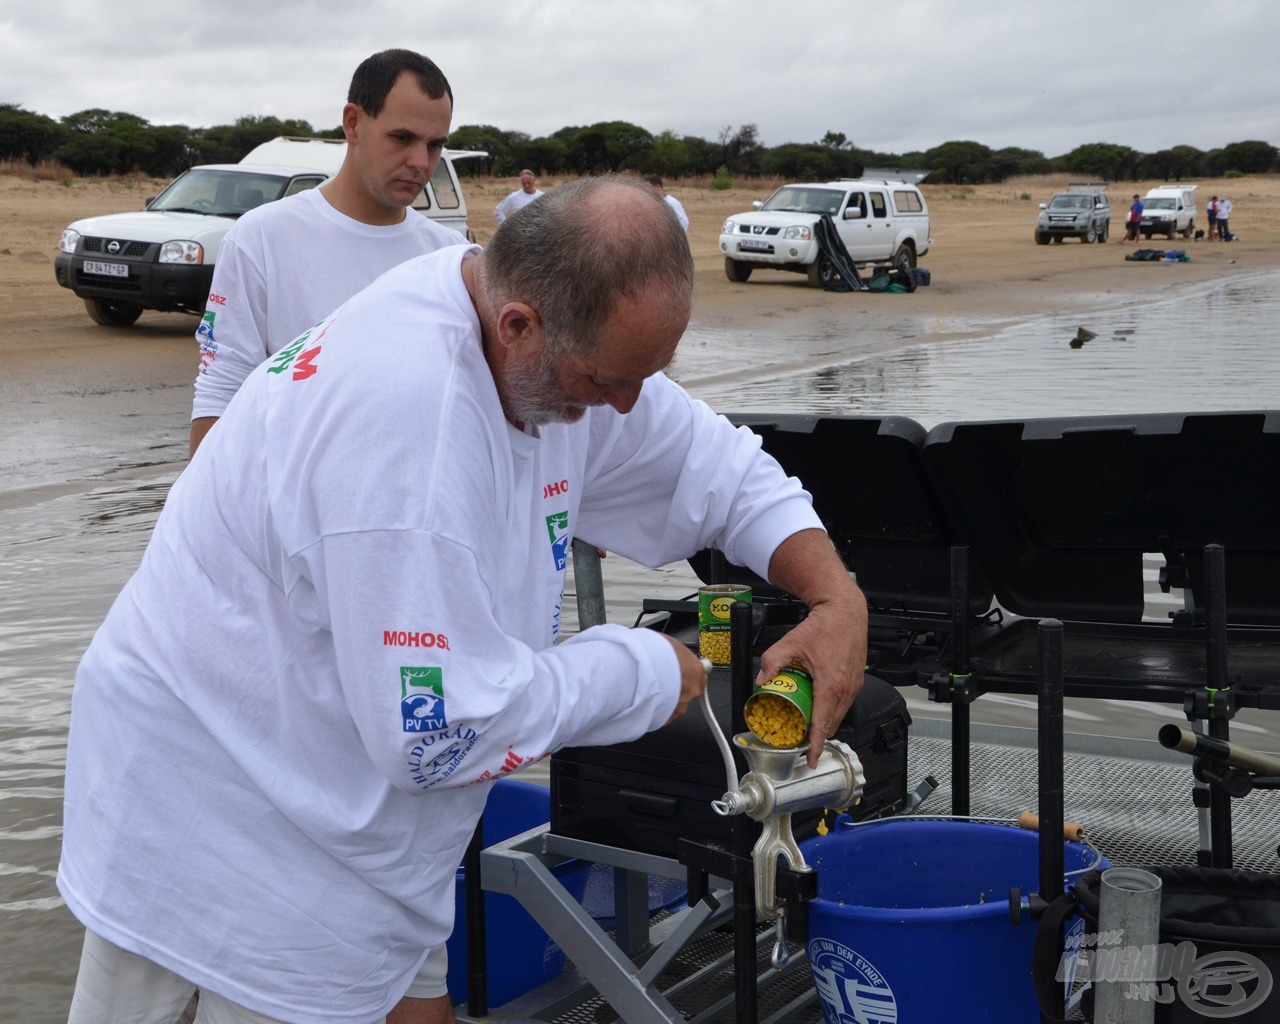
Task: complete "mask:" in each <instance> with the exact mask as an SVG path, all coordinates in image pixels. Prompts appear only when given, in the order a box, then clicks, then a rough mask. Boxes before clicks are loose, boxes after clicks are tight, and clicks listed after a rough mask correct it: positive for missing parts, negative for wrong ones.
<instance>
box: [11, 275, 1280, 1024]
mask: <svg viewBox="0 0 1280 1024" xmlns="http://www.w3.org/2000/svg"><path fill="white" fill-rule="evenodd" d="M1152 269H1153V272H1156V273H1163V272H1164V268H1152ZM910 301H911V300H910V297H909V296H886V297H885V302H886V303H893V302H898V303H903V304H904V305H903V306H901V307H899V310H905V309H907V308H908V307H907V306H906V305H905V304H906V303H909V302H910ZM1278 322H1280V277H1267V278H1259V279H1255V280H1252V281H1242V282H1239V283H1232V284H1226V285H1221V286H1219V287H1216V288H1213V289H1209V290H1204V291H1200V292H1196V293H1192V294H1190V295H1187V296H1184V297H1182V298H1179V299H1176V300H1167V301H1160V302H1157V303H1151V304H1146V305H1141V306H1134V307H1131V308H1126V309H1121V310H1116V311H1112V312H1108V313H1099V314H1094V315H1091V316H1088V317H1077V318H1058V319H1050V320H1042V321H1036V322H1033V323H1030V324H1027V325H1025V326H1021V327H1018V328H1010V329H1003V330H999V331H995V332H992V333H989V334H987V335H985V336H983V337H980V338H973V339H969V340H948V341H946V342H938V343H923V344H922V343H916V342H911V343H909V344H907V343H904V339H907V338H908V337H909V335H910V334H911V331H912V326H911V322H910V320H909V318H908V317H906V316H905V315H902V314H901V313H900V312H898V311H895V310H893V309H892V308H891V307H888V306H886V312H885V314H884V315H883V316H880V315H875V316H872V315H869V314H865V315H861V316H858V317H857V318H856V319H855V318H853V317H850V318H849V320H848V321H847V322H842V321H841V320H840V319H838V318H834V317H833V318H832V319H831V320H830V321H828V322H826V323H823V324H821V325H820V326H819V327H818V328H816V329H814V330H812V331H811V332H809V333H808V334H806V335H804V336H799V337H798V336H794V335H792V334H790V333H788V330H787V325H786V324H784V323H782V322H779V321H777V320H773V321H768V322H766V323H764V324H762V326H761V327H760V329H759V330H758V331H757V332H738V333H734V334H729V333H727V332H725V331H723V330H720V329H717V328H716V327H715V326H714V325H708V324H695V325H694V326H693V328H692V329H691V331H690V334H689V337H688V338H687V340H686V342H685V343H684V344H682V347H681V354H680V357H679V359H678V361H677V363H676V364H675V366H674V367H673V370H672V375H673V376H675V377H676V378H677V379H679V380H681V381H682V382H683V383H685V384H686V386H688V387H689V388H690V390H691V391H693V392H694V393H695V394H696V395H698V396H699V397H701V398H705V399H706V400H708V401H709V402H711V403H712V404H713V405H714V406H716V407H717V408H719V409H722V410H723V411H726V412H747V411H756V412H759V411H769V412H777V411H782V412H795V413H821V414H827V415H834V414H841V413H845V414H854V413H857V414H897V415H906V416H910V417H913V418H915V419H917V420H919V421H920V422H921V423H923V424H925V425H926V426H929V425H932V424H935V423H938V422H941V421H945V420H951V419H994V418H1003V417H1025V416H1050V415H1053V416H1057V415H1092V414H1104V413H1121V412H1123V413H1136V412H1157V411H1183V410H1186V411H1191V410H1210V409H1255V408H1280V373H1277V372H1276V370H1277V358H1276V355H1275V340H1274V338H1273V325H1274V324H1276V323H1278ZM1080 326H1084V327H1086V328H1087V329H1088V330H1090V331H1092V332H1094V333H1095V334H1096V335H1097V337H1096V338H1094V339H1093V340H1091V341H1089V342H1087V343H1085V344H1084V345H1082V346H1081V347H1079V348H1072V347H1071V345H1070V340H1071V339H1072V338H1073V337H1074V336H1075V334H1076V330H1077V328H1078V327H1080ZM974 329H975V325H974V324H972V323H948V322H942V321H939V322H936V323H933V324H929V325H926V327H925V332H926V334H938V335H944V334H949V333H957V334H958V333H966V332H968V333H972V332H973V331H974ZM914 330H915V332H916V335H917V336H918V335H919V333H920V326H919V324H918V323H916V324H915V326H914ZM854 331H856V334H857V337H856V338H853V337H851V336H850V333H849V332H854ZM855 353H860V354H856V355H855ZM161 427H163V424H156V423H148V425H147V429H145V430H139V431H138V432H137V435H136V438H135V439H134V442H133V444H134V446H133V447H132V448H131V449H130V450H128V451H121V452H117V453H115V456H114V457H115V459H116V461H115V463H114V465H115V466H117V467H122V468H124V469H126V470H127V472H123V473H121V474H120V475H119V476H118V477H116V478H113V479H111V480H109V481H103V480H101V479H99V480H98V482H97V483H93V484H85V485H83V486H77V485H65V486H59V487H55V488H49V489H47V490H46V491H45V492H41V493H28V494H25V495H15V494H14V493H8V494H5V493H0V567H2V568H0V1019H3V1020H14V1021H23V1022H25V1024H51V1022H54V1021H58V1020H64V1019H65V1015H66V1006H67V1000H68V999H69V996H70V985H71V981H72V978H73V975H74V970H75V965H76V960H77V957H78V952H79V942H80V935H81V932H80V928H79V926H78V925H77V924H76V923H75V921H74V920H73V919H72V918H71V916H70V914H68V912H67V911H66V909H65V907H63V906H62V904H61V901H60V900H59V898H58V896H57V893H56V890H55V888H54V884H53V877H54V870H55V868H56V864H57V857H58V846H59V839H60V820H61V798H62V764H63V754H64V746H65V740H66V727H67V711H68V705H69V701H68V698H69V695H70V688H71V680H72V678H73V675H74V671H75V667H76V664H77V663H78V661H79V658H80V656H81V654H82V652H83V650H84V648H85V646H86V645H87V643H88V641H89V639H90V637H91V636H92V633H93V631H94V630H95V629H96V628H97V625H98V623H99V622H100V621H101V620H102V618H103V616H104V615H105V613H106V610H107V608H108V607H109V605H110V602H111V601H112V600H113V598H114V597H115V594H116V592H117V591H118V590H119V588H120V587H121V585H122V584H123V583H124V581H125V580H126V579H127V578H128V576H129V574H130V573H131V572H132V571H133V568H134V566H135V565H136V563H137V561H138V558H139V556H140V554H141V551H142V549H143V547H144V546H145V544H146V541H147V538H148V536H149V533H150V530H151V527H152V525H153V523H154V521H155V517H156V515H157V513H158V511H159V508H160V505H161V503H162V501H163V499H164V495H165V493H166V492H167V490H168V488H169V486H170V484H171V483H172V482H173V480H174V478H175V477H176V475H177V473H178V471H179V470H180V469H181V463H180V462H179V461H177V460H180V459H181V458H182V456H183V453H184V452H185V443H184V439H185V429H186V424H185V422H184V420H183V418H182V417H180V416H177V417H175V419H174V422H173V424H172V434H171V435H169V436H170V437H171V438H175V439H177V440H175V441H173V443H172V444H161V445H159V448H160V451H161V454H160V455H159V456H157V454H156V450H157V429H158V428H161ZM75 429H77V430H80V429H81V428H80V427H79V426H77V427H76V428H75ZM81 432H83V431H81ZM161 432H163V431H161ZM30 436H31V437H32V438H35V442H34V443H38V444H40V445H49V446H50V452H49V455H50V457H51V462H52V463H53V464H56V465H58V466H59V467H60V468H61V467H63V466H67V467H70V468H69V471H68V478H69V479H78V478H87V477H92V476H93V473H92V471H91V470H92V469H93V467H96V466H98V465H100V460H101V458H102V454H103V453H102V452H100V451H98V450H97V449H96V448H92V447H90V448H86V449H85V450H84V454H83V456H78V455H77V454H76V453H75V452H71V453H70V454H68V450H67V448H65V447H60V445H61V436H62V435H61V434H60V433H59V431H58V430H56V429H53V428H52V427H49V428H47V429H46V428H41V429H39V430H35V429H34V428H33V431H32V433H31V435H30ZM77 443H78V441H77V442H73V447H74V445H75V444H77ZM157 458H160V459H161V461H160V462H156V459H157ZM75 468H79V470H81V472H79V473H76V472H72V471H71V470H73V469H75ZM42 495H43V496H42ZM605 574H606V591H607V594H608V597H609V607H608V612H609V618H610V620H611V621H615V622H624V623H630V622H631V621H632V620H633V619H634V618H635V616H636V613H637V611H638V609H639V605H640V601H641V600H642V599H643V598H644V597H645V596H656V595H658V594H665V595H668V596H670V595H680V594H685V593H688V592H689V590H690V589H691V588H692V587H693V586H694V585H695V582H694V579H693V576H692V574H691V573H690V572H689V570H688V569H687V567H683V566H672V567H668V568H667V569H664V570H659V571H650V570H644V569H641V568H640V567H637V566H634V565H633V564H631V563H627V562H626V561H625V560H623V559H620V558H617V557H616V556H611V557H610V558H609V559H607V560H606V563H605ZM566 609H567V610H568V611H569V612H570V619H569V622H568V623H567V625H569V626H572V619H573V616H572V609H573V604H572V601H571V600H570V601H568V602H566ZM909 699H910V702H911V706H912V712H913V714H933V715H936V714H938V712H937V710H936V708H934V707H933V706H932V705H928V704H927V703H926V702H925V701H924V700H923V699H922V697H920V696H916V695H914V694H911V695H909ZM977 707H978V708H980V709H981V711H982V715H985V716H987V720H990V721H995V722H1000V723H1004V724H1030V723H1031V722H1032V721H1033V717H1032V712H1033V708H1034V701H1032V700H1030V699H1028V698H1023V697H1017V696H1004V695H990V696H988V697H986V698H984V699H983V700H982V701H980V702H979V704H978V705H977ZM980 717H981V716H980ZM1177 717H1178V712H1177V711H1176V709H1170V708H1164V707H1160V706H1152V705H1135V704H1132V703H1122V702H1105V701H1094V702H1090V703H1089V704H1087V705H1086V704H1082V703H1080V702H1073V703H1072V705H1071V707H1070V708H1069V709H1068V727H1069V728H1079V729H1081V730H1082V731H1087V732H1106V731H1113V732H1114V731H1121V732H1123V731H1136V732H1137V733H1139V734H1142V735H1150V734H1152V733H1153V732H1154V729H1155V727H1157V726H1158V725H1159V724H1161V722H1162V721H1167V720H1174V719H1176V718H1177ZM1274 717H1275V716H1274V715H1271V714H1264V713H1258V712H1251V713H1246V714H1244V715H1242V716H1241V718H1240V719H1238V720H1237V722H1236V723H1233V730H1236V731H1239V732H1242V733H1243V734H1246V735H1249V736H1250V738H1249V739H1248V740H1247V741H1246V742H1248V743H1249V744H1251V745H1254V746H1257V747H1259V748H1261V749H1272V750H1274V749H1277V747H1278V746H1280V740H1277V737H1278V736H1280V730H1277V729H1276V728H1275V726H1274V724H1273V719H1274ZM1135 723H1140V727H1138V726H1135ZM1255 737H1256V738H1255Z"/></svg>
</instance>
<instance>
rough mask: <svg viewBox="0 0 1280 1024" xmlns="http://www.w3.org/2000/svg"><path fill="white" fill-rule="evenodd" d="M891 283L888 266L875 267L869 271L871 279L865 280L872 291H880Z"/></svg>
mask: <svg viewBox="0 0 1280 1024" xmlns="http://www.w3.org/2000/svg"><path fill="white" fill-rule="evenodd" d="M891 284H893V281H892V280H891V279H890V277H889V268H888V267H876V269H875V270H873V271H872V272H871V280H870V281H868V282H867V287H868V288H869V289H870V290H871V291H873V292H882V291H884V290H885V289H886V288H888V287H889V285H891Z"/></svg>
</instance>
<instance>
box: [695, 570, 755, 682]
mask: <svg viewBox="0 0 1280 1024" xmlns="http://www.w3.org/2000/svg"><path fill="white" fill-rule="evenodd" d="M738 601H742V602H744V603H745V604H750V603H751V588H750V587H743V586H739V585H738V584H734V583H720V584H715V585H713V586H708V587H699V588H698V653H699V654H701V655H702V656H703V657H704V658H706V659H708V660H709V661H710V662H711V664H713V665H727V664H729V610H730V609H731V608H732V607H733V606H734V604H735V603H736V602H738Z"/></svg>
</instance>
